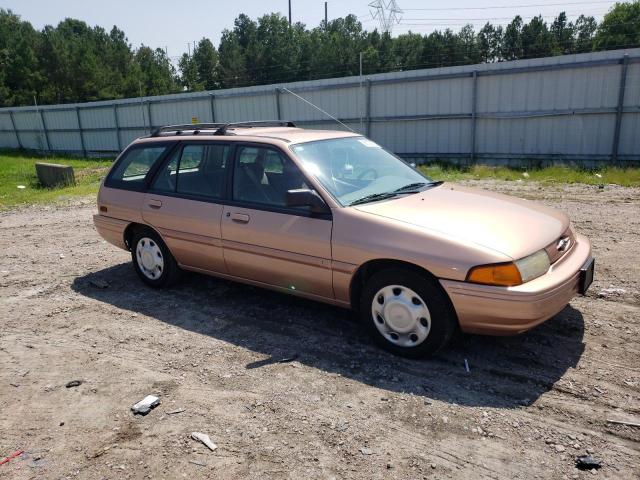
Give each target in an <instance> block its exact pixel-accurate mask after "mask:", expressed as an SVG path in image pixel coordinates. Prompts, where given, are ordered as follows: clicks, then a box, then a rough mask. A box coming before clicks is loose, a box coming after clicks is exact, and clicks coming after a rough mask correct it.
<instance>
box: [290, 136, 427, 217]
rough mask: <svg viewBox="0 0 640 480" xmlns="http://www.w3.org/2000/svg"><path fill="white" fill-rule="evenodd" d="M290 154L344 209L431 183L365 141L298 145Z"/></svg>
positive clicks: (355, 139)
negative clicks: (293, 155)
mask: <svg viewBox="0 0 640 480" xmlns="http://www.w3.org/2000/svg"><path fill="white" fill-rule="evenodd" d="M291 150H292V151H293V153H294V154H295V155H296V156H297V157H298V158H299V159H300V161H301V162H302V164H303V165H304V168H305V169H306V171H307V172H308V173H309V174H311V175H313V176H314V177H316V178H317V179H318V181H319V182H320V183H322V185H323V186H324V187H325V188H326V189H327V190H328V191H329V192H330V193H331V194H332V195H333V196H334V197H335V198H336V200H338V202H339V203H340V204H341V205H343V206H347V205H352V204H357V203H364V202H366V201H368V200H369V199H371V200H376V199H382V198H390V197H392V196H394V195H396V194H399V193H400V192H411V191H413V190H418V189H420V188H423V187H426V186H427V185H429V184H432V183H433V182H432V181H431V180H430V179H429V178H427V177H425V176H424V175H422V174H421V173H419V172H417V171H416V170H414V169H413V168H411V167H410V166H409V165H407V164H406V163H404V162H403V161H402V160H400V159H399V158H398V157H396V156H395V155H393V154H391V153H389V152H387V151H386V150H385V149H383V148H382V147H381V146H379V145H378V144H376V143H375V142H372V141H371V140H369V139H367V138H364V137H347V138H336V139H330V140H318V141H314V142H307V143H301V144H298V145H293V146H292V147H291Z"/></svg>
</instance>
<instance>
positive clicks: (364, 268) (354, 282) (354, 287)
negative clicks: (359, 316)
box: [349, 259, 455, 314]
mask: <svg viewBox="0 0 640 480" xmlns="http://www.w3.org/2000/svg"><path fill="white" fill-rule="evenodd" d="M390 268H405V269H408V270H412V271H414V272H416V273H418V274H420V275H425V276H427V277H429V278H432V279H433V280H435V282H436V284H437V285H438V286H439V287H440V288H441V289H442V292H443V293H444V295H445V297H446V298H447V300H448V301H449V305H450V307H451V311H452V312H454V314H455V309H454V308H453V304H452V303H451V300H450V299H449V295H447V292H446V291H445V290H444V288H442V286H441V285H440V282H438V279H437V277H436V276H435V275H433V274H432V273H431V272H430V271H429V270H427V269H425V268H422V267H419V266H418V265H415V264H413V263H409V262H403V261H402V260H391V259H378V260H370V261H368V262H366V263H363V264H362V265H360V267H359V268H358V270H357V271H356V273H355V274H354V275H353V278H352V279H351V287H350V289H349V297H350V301H351V307H352V308H353V309H354V310H356V311H357V310H359V309H360V295H361V294H362V290H363V288H364V285H365V284H366V283H367V280H369V279H370V278H371V277H372V276H373V275H375V274H376V273H378V272H380V271H382V270H387V269H390Z"/></svg>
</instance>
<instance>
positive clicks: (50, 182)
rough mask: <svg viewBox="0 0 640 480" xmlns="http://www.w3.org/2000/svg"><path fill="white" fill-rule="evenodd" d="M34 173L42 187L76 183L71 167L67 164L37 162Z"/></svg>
mask: <svg viewBox="0 0 640 480" xmlns="http://www.w3.org/2000/svg"><path fill="white" fill-rule="evenodd" d="M36 174H37V175H38V180H39V181H40V185H42V186H43V187H48V188H50V187H60V186H67V185H75V184H76V178H75V175H74V174H73V167H70V166H69V165H58V164H57V163H41V162H37V163H36Z"/></svg>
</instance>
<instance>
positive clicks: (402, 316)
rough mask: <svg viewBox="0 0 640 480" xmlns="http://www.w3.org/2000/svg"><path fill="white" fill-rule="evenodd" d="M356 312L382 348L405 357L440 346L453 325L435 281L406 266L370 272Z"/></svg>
mask: <svg viewBox="0 0 640 480" xmlns="http://www.w3.org/2000/svg"><path fill="white" fill-rule="evenodd" d="M360 315H361V317H362V321H363V323H364V325H365V328H366V329H367V330H368V331H369V333H370V334H371V335H372V336H373V339H374V340H375V341H376V343H378V344H379V345H380V346H381V347H382V348H384V349H386V350H388V351H390V352H392V353H394V354H396V355H401V356H405V357H412V358H417V357H423V356H426V355H431V354H433V353H435V352H437V351H438V350H440V349H441V348H443V347H444V346H445V345H446V344H447V343H448V342H449V340H450V339H451V337H452V336H453V333H454V332H455V328H456V325H457V320H456V317H455V314H454V313H453V310H452V307H451V305H450V303H449V301H448V298H447V297H446V294H445V293H444V292H443V291H442V289H441V288H440V286H439V285H438V284H437V282H436V281H435V280H434V279H433V278H430V277H428V276H426V275H421V274H419V273H417V272H415V271H413V270H410V269H403V268H394V269H388V270H383V271H380V272H378V273H376V274H374V275H373V276H372V277H371V278H370V279H369V281H368V282H367V283H366V285H365V287H364V290H363V292H362V297H361V303H360Z"/></svg>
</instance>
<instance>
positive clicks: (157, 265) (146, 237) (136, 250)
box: [131, 229, 180, 288]
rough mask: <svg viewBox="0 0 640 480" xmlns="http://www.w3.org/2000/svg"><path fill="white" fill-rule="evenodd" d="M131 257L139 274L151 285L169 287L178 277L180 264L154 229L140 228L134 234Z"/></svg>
mask: <svg viewBox="0 0 640 480" xmlns="http://www.w3.org/2000/svg"><path fill="white" fill-rule="evenodd" d="M131 259H132V261H133V266H134V268H135V270H136V273H137V274H138V276H139V277H140V278H141V279H142V281H143V282H144V283H146V284H147V285H149V286H151V287H156V288H160V287H167V286H169V285H171V284H172V283H174V282H175V281H176V280H177V279H178V276H179V273H180V268H179V267H178V264H177V263H176V261H175V259H174V258H173V255H171V252H170V251H169V249H168V248H167V246H166V245H165V243H164V242H163V241H162V239H161V238H160V236H159V235H158V234H157V233H156V232H154V231H152V230H149V229H144V230H139V231H137V232H136V233H135V234H134V235H133V241H132V242H131Z"/></svg>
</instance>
